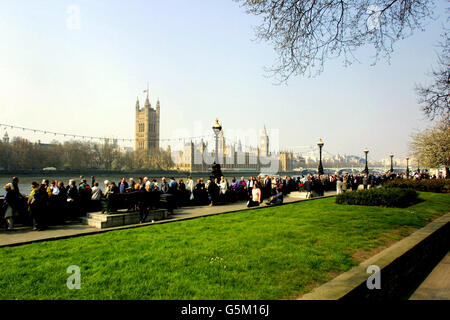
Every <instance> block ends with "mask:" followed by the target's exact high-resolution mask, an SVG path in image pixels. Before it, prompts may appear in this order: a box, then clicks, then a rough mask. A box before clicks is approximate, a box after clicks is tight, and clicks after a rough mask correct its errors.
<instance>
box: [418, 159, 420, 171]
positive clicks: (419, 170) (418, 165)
mask: <svg viewBox="0 0 450 320" xmlns="http://www.w3.org/2000/svg"><path fill="white" fill-rule="evenodd" d="M417 172H419V173H420V163H419V159H417Z"/></svg>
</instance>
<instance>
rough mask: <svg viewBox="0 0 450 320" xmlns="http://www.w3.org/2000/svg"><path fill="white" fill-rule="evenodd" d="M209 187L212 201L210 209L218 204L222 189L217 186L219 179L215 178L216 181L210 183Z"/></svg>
mask: <svg viewBox="0 0 450 320" xmlns="http://www.w3.org/2000/svg"><path fill="white" fill-rule="evenodd" d="M208 182H209V185H208V186H207V189H208V194H209V199H210V200H211V203H210V204H209V206H210V207H212V206H213V205H215V204H216V203H217V200H218V198H219V193H220V188H219V186H218V185H217V182H218V181H217V178H214V181H209V180H208Z"/></svg>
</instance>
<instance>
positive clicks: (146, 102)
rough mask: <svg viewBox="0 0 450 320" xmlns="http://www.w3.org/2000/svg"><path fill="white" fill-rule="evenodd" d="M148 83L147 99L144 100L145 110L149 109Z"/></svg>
mask: <svg viewBox="0 0 450 320" xmlns="http://www.w3.org/2000/svg"><path fill="white" fill-rule="evenodd" d="M148 91H149V89H148V82H147V98H145V108H148V107H151V105H150V100H149V99H148Z"/></svg>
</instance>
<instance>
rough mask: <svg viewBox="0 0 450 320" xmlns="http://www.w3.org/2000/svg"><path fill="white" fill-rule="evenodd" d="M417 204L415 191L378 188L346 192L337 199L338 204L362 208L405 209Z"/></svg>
mask: <svg viewBox="0 0 450 320" xmlns="http://www.w3.org/2000/svg"><path fill="white" fill-rule="evenodd" d="M415 202H417V192H416V191H415V190H413V189H401V188H376V189H368V190H359V191H356V192H345V193H342V194H339V195H338V196H337V197H336V203H338V204H355V205H361V206H384V207H393V208H405V207H407V206H409V205H411V204H413V203H415Z"/></svg>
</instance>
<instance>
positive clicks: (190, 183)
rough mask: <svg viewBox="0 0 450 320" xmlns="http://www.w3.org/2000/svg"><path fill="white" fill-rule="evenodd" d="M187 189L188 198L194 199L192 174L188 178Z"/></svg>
mask: <svg viewBox="0 0 450 320" xmlns="http://www.w3.org/2000/svg"><path fill="white" fill-rule="evenodd" d="M186 191H187V192H188V195H187V196H188V200H189V201H192V200H194V180H192V178H191V177H190V176H189V177H188V178H187V180H186Z"/></svg>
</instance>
